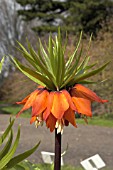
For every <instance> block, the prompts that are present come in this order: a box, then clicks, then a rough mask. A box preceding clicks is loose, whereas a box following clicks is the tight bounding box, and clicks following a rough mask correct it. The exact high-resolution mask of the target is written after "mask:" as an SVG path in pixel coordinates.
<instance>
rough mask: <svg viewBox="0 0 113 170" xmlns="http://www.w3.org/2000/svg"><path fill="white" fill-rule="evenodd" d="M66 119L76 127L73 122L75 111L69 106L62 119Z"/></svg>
mask: <svg viewBox="0 0 113 170" xmlns="http://www.w3.org/2000/svg"><path fill="white" fill-rule="evenodd" d="M65 119H66V120H68V121H69V122H70V123H71V124H72V125H73V126H75V127H77V125H76V122H75V112H74V111H73V110H72V109H71V108H69V109H68V110H67V111H66V112H65V114H64V120H65Z"/></svg>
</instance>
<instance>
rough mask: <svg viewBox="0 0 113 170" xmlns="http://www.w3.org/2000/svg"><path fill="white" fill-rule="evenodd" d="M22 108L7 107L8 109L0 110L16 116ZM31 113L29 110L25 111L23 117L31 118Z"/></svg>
mask: <svg viewBox="0 0 113 170" xmlns="http://www.w3.org/2000/svg"><path fill="white" fill-rule="evenodd" d="M21 108H22V106H6V107H2V108H0V110H1V111H2V113H4V114H11V115H16V114H17V113H18V112H19V111H20V110H21ZM30 113H31V111H30V109H29V110H27V111H25V112H24V113H23V114H21V117H25V118H30Z"/></svg>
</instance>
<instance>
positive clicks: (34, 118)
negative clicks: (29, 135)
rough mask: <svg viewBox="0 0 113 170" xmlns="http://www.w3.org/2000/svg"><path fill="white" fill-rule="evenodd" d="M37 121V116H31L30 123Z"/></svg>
mask: <svg viewBox="0 0 113 170" xmlns="http://www.w3.org/2000/svg"><path fill="white" fill-rule="evenodd" d="M35 121H36V116H33V117H31V119H30V124H32V123H33V122H35Z"/></svg>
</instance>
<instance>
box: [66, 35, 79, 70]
mask: <svg viewBox="0 0 113 170" xmlns="http://www.w3.org/2000/svg"><path fill="white" fill-rule="evenodd" d="M81 39H82V32H81V33H80V38H79V41H78V43H77V46H76V48H75V51H74V53H73V54H72V55H71V57H70V58H69V59H68V61H67V63H66V69H67V70H68V69H70V66H71V64H72V62H73V60H75V58H76V55H77V51H78V48H79V46H80V42H81Z"/></svg>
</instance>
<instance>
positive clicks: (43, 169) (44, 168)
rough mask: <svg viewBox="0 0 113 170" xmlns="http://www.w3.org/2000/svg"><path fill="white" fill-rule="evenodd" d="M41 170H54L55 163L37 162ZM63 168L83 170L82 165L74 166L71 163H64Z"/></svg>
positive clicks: (65, 169) (63, 169) (64, 169)
mask: <svg viewBox="0 0 113 170" xmlns="http://www.w3.org/2000/svg"><path fill="white" fill-rule="evenodd" d="M36 166H37V167H38V168H39V169H40V170H53V169H54V165H49V164H37V165H36ZM61 170H83V168H81V167H73V166H70V165H64V166H62V167H61Z"/></svg>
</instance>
